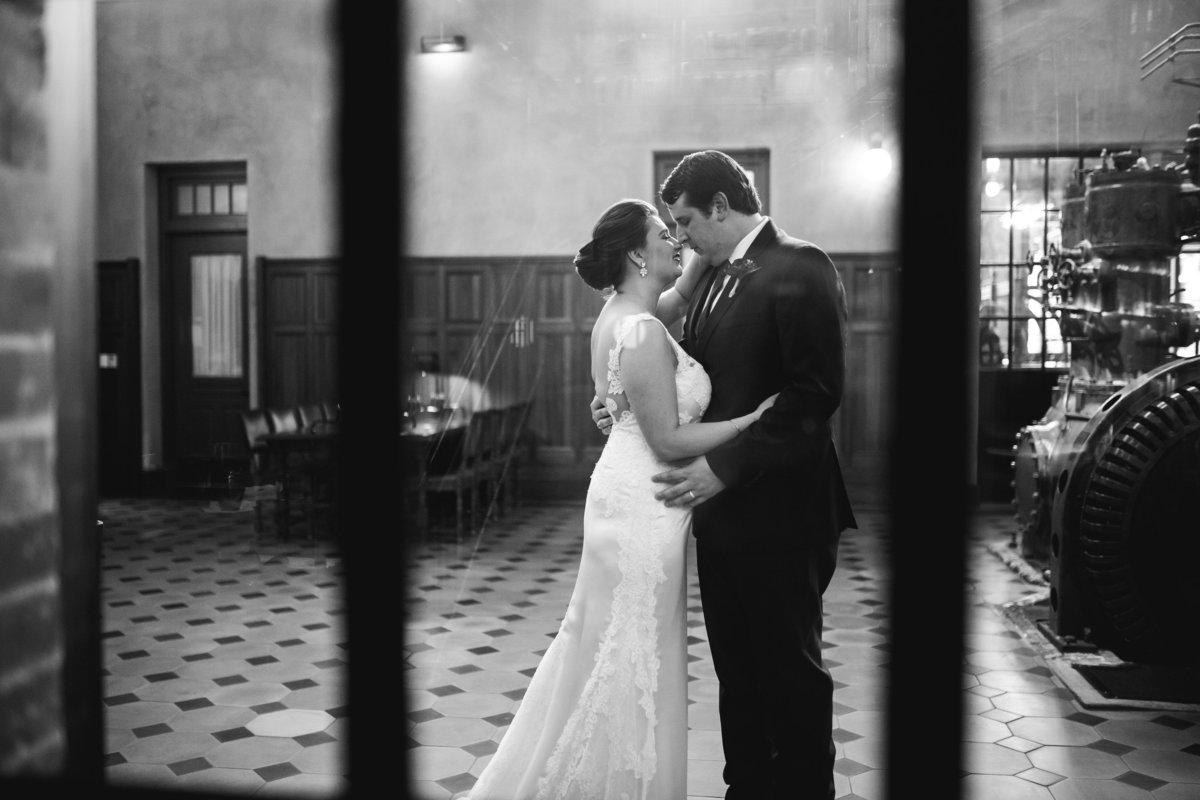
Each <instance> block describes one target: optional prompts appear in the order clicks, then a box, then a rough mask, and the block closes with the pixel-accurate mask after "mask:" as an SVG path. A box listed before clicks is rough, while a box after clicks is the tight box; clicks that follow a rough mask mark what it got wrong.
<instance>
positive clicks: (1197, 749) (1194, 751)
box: [1183, 743, 1200, 756]
mask: <svg viewBox="0 0 1200 800" xmlns="http://www.w3.org/2000/svg"><path fill="white" fill-rule="evenodd" d="M1183 752H1185V753H1187V754H1189V755H1193V756H1200V743H1197V744H1189V745H1188V746H1187V747H1185V748H1183Z"/></svg>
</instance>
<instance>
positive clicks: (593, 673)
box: [469, 314, 711, 800]
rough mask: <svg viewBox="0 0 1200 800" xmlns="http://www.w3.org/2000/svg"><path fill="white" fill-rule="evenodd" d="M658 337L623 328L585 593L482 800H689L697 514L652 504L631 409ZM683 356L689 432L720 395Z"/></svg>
mask: <svg viewBox="0 0 1200 800" xmlns="http://www.w3.org/2000/svg"><path fill="white" fill-rule="evenodd" d="M639 323H644V324H639ZM650 325H658V326H661V323H660V322H659V321H658V320H657V319H655V318H654V317H653V316H651V315H650V314H636V315H632V316H629V317H625V318H624V319H623V320H621V321H620V322H619V323H618V326H617V333H616V336H615V339H616V341H615V344H614V346H613V347H612V349H611V351H610V354H609V362H608V397H607V404H608V406H609V408H610V409H613V410H616V412H617V413H616V414H614V416H615V417H617V420H616V422H615V423H614V425H613V427H612V430H611V432H610V434H609V436H608V440H607V442H606V443H605V445H604V451H603V453H602V454H601V456H600V460H599V461H598V462H597V464H596V468H595V470H594V472H593V473H592V479H591V484H590V486H589V488H588V494H587V503H586V506H585V509H584V520H583V554H582V556H581V559H580V564H579V575H578V577H577V578H576V582H575V589H574V592H573V594H572V595H571V601H570V603H569V604H568V606H567V611H566V615H565V617H564V618H563V621H562V625H561V627H560V628H559V631H558V635H557V636H556V637H555V638H554V640H553V641H552V642H551V643H550V647H549V649H547V651H546V654H545V656H543V657H542V661H541V663H540V664H539V665H538V668H537V671H536V672H535V673H534V675H533V678H532V679H531V680H530V683H529V687H528V689H527V690H526V692H525V696H524V698H523V700H522V702H521V705H520V707H519V708H518V709H517V712H516V715H515V717H514V719H513V721H512V724H511V725H510V726H509V728H508V730H507V731H506V732H505V734H504V737H503V739H501V741H500V746H499V748H498V749H497V751H496V753H495V754H494V755H493V757H492V760H491V761H490V762H489V763H488V765H487V766H486V767H485V768H484V770H483V773H482V774H481V775H480V777H479V781H478V782H477V783H476V784H475V787H474V789H472V790H471V792H470V794H469V797H470V800H563V799H564V798H571V800H684V798H685V797H686V796H687V609H686V595H685V587H686V574H685V573H686V567H687V564H686V558H687V536H688V533H689V531H690V529H691V513H690V512H688V511H685V510H682V509H678V508H667V507H666V506H665V505H663V504H662V502H661V501H658V500H655V499H654V493H655V491H656V490H657V489H658V488H659V487H658V484H655V483H653V482H652V481H651V480H650V478H651V476H652V475H654V474H656V473H658V472H661V471H663V469H664V468H665V465H664V464H663V463H662V462H660V461H658V460H657V459H656V458H655V457H654V454H653V452H651V450H650V447H649V446H648V445H647V444H646V440H645V439H644V438H643V437H642V433H641V430H640V428H639V427H638V423H637V420H636V419H635V418H634V416H633V414H632V412H630V411H629V410H628V402H627V401H626V400H625V398H624V397H622V395H623V393H624V387H623V385H622V383H621V373H620V353H621V349H622V347H623V346H624V344H625V341H626V339H627V337H628V336H629V335H630V334H631V333H632V332H633V331H639V333H640V335H647V334H649V333H651V332H652V331H650V330H649V329H648V327H647V326H650ZM668 338H670V337H669V335H668ZM672 346H673V348H674V351H675V358H676V361H677V364H676V368H675V388H676V393H677V396H678V406H679V421H680V424H685V423H688V422H693V421H695V420H698V419H699V418H700V417H701V416H702V415H703V413H704V409H705V408H707V406H708V401H709V399H710V397H711V385H710V384H709V380H708V375H707V374H706V373H705V372H704V369H703V368H702V367H701V366H700V365H699V364H698V363H697V362H696V361H694V360H693V359H692V358H690V357H689V356H688V355H687V354H686V353H684V352H683V350H682V349H681V348H680V347H679V345H678V344H676V343H675V342H674V340H673V339H672ZM622 407H623V408H624V409H625V410H621V409H622Z"/></svg>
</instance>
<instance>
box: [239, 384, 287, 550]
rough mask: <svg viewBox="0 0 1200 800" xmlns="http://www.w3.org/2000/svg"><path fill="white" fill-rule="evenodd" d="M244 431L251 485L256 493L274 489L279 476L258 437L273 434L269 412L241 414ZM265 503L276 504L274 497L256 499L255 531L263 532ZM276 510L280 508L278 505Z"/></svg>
mask: <svg viewBox="0 0 1200 800" xmlns="http://www.w3.org/2000/svg"><path fill="white" fill-rule="evenodd" d="M241 416H242V430H243V431H244V432H245V434H246V448H247V450H249V453H250V455H249V460H248V461H249V464H248V466H249V473H250V484H251V485H252V486H254V487H255V489H254V491H256V492H261V491H262V490H261V488H260V487H263V486H266V485H268V484H270V485H271V486H272V488H273V489H274V485H275V483H276V482H277V481H278V480H279V475H278V472H277V470H276V469H275V466H276V465H274V464H272V463H271V461H270V454H269V453H268V451H267V447H266V445H265V444H263V442H262V440H261V439H259V438H258V437H260V436H262V435H263V434H264V433H270V432H271V422H270V420H269V418H268V416H267V412H266V411H264V410H262V409H260V408H251V409H247V410H245V411H242V412H241ZM265 502H272V503H274V502H275V499H274V496H272V497H271V499H270V500H266V499H264V498H261V497H258V496H256V497H255V499H254V530H255V531H262V529H263V524H262V509H263V505H264V503H265ZM276 510H278V506H277V505H276Z"/></svg>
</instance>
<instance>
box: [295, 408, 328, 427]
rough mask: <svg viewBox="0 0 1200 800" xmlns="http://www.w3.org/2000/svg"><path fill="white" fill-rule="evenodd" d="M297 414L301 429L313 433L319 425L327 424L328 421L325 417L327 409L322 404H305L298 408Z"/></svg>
mask: <svg viewBox="0 0 1200 800" xmlns="http://www.w3.org/2000/svg"><path fill="white" fill-rule="evenodd" d="M296 414H297V416H298V417H299V419H300V429H301V430H305V431H311V430H313V428H314V427H316V426H317V424H318V423H321V422H325V420H326V419H328V418H327V417H326V416H325V407H324V406H323V405H321V404H320V403H304V404H303V405H299V406H297V407H296Z"/></svg>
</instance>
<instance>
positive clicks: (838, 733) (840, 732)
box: [833, 728, 863, 744]
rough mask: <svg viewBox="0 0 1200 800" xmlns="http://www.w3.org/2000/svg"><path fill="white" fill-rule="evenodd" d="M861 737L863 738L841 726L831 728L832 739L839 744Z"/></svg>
mask: <svg viewBox="0 0 1200 800" xmlns="http://www.w3.org/2000/svg"><path fill="white" fill-rule="evenodd" d="M861 738H863V737H861V736H859V735H858V734H857V733H855V732H854V731H848V730H845V729H843V728H834V729H833V740H834V741H835V742H838V743H840V744H845V743H846V742H853V741H854V740H855V739H861Z"/></svg>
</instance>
